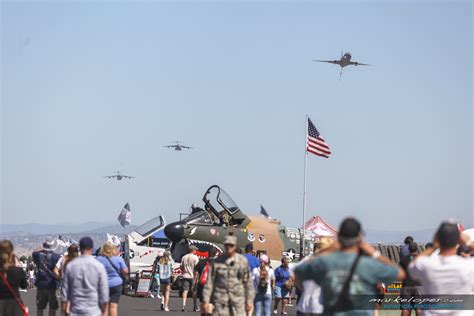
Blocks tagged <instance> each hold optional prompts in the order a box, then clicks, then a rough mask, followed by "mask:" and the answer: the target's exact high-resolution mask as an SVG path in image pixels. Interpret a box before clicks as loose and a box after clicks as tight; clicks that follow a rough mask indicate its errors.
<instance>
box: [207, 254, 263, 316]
mask: <svg viewBox="0 0 474 316" xmlns="http://www.w3.org/2000/svg"><path fill="white" fill-rule="evenodd" d="M254 295H255V293H254V288H253V284H252V277H251V276H250V270H249V266H248V262H247V259H246V258H245V257H244V256H243V255H240V254H235V255H234V257H233V258H229V257H228V256H227V255H222V256H220V257H218V258H217V259H215V260H214V262H213V264H212V266H210V267H209V278H208V279H207V282H206V285H205V286H204V291H203V302H208V303H209V302H210V303H211V304H213V305H214V312H213V315H218V316H229V315H230V316H242V315H246V311H245V304H246V303H247V304H253V299H254Z"/></svg>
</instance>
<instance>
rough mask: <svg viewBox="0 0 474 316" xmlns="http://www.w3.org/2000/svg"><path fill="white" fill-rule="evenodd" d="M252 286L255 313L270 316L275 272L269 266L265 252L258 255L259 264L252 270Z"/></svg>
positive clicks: (258, 315)
mask: <svg viewBox="0 0 474 316" xmlns="http://www.w3.org/2000/svg"><path fill="white" fill-rule="evenodd" d="M252 279H253V287H254V289H255V300H254V308H255V315H256V316H260V315H261V314H262V310H265V316H270V313H271V310H270V309H271V306H272V290H273V288H274V287H275V273H274V271H273V269H272V268H271V267H270V258H269V257H268V256H267V255H266V254H262V255H261V256H260V265H259V266H256V267H255V268H253V270H252Z"/></svg>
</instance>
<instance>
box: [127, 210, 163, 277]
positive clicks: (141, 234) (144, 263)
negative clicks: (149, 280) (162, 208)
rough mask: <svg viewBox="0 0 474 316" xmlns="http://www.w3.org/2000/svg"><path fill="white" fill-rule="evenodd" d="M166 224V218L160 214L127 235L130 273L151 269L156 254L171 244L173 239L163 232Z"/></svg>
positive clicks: (160, 253) (159, 253) (161, 252)
mask: <svg viewBox="0 0 474 316" xmlns="http://www.w3.org/2000/svg"><path fill="white" fill-rule="evenodd" d="M165 225H166V222H165V219H164V218H163V216H161V215H160V216H157V217H155V218H152V219H151V220H149V221H147V222H146V223H144V224H143V225H141V226H139V227H137V228H136V229H135V230H134V231H133V232H131V233H130V234H128V235H126V236H125V243H124V259H125V262H126V264H127V266H128V267H129V269H130V275H132V276H133V275H134V274H135V272H137V271H142V270H151V269H152V266H153V262H154V261H155V258H156V256H158V255H163V253H164V252H165V250H166V249H168V248H169V247H170V246H171V241H170V240H168V239H167V238H166V237H165V235H164V233H163V228H164V227H165Z"/></svg>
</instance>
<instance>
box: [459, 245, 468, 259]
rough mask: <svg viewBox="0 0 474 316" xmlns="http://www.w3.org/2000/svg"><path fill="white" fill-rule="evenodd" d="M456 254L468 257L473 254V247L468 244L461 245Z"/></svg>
mask: <svg viewBox="0 0 474 316" xmlns="http://www.w3.org/2000/svg"><path fill="white" fill-rule="evenodd" d="M456 254H457V255H458V256H461V257H465V258H468V257H470V256H471V248H469V247H468V246H466V245H459V247H458V249H457V250H456Z"/></svg>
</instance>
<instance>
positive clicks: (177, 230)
mask: <svg viewBox="0 0 474 316" xmlns="http://www.w3.org/2000/svg"><path fill="white" fill-rule="evenodd" d="M165 235H166V237H168V239H170V240H171V241H174V242H179V241H180V240H181V239H183V235H184V226H183V223H182V222H174V223H171V224H168V225H166V226H165Z"/></svg>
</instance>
